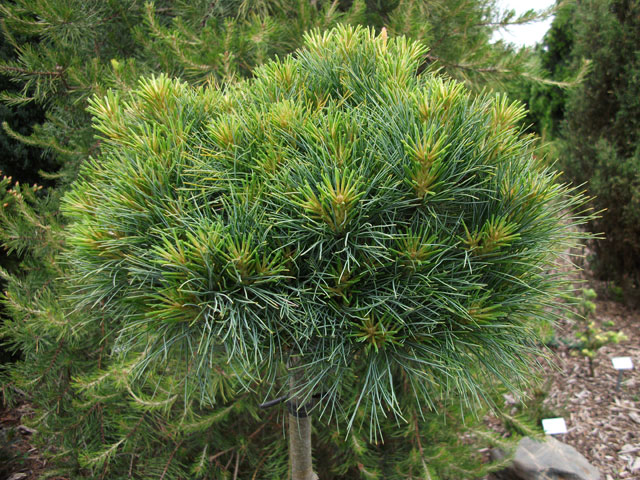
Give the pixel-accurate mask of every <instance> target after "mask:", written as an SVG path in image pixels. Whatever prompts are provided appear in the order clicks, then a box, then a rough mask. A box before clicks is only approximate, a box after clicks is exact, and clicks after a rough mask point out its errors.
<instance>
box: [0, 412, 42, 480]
mask: <svg viewBox="0 0 640 480" xmlns="http://www.w3.org/2000/svg"><path fill="white" fill-rule="evenodd" d="M31 413H32V412H31V407H30V406H29V404H28V403H23V404H21V405H19V406H18V407H16V408H14V409H1V408H0V442H2V444H0V452H1V455H0V456H1V461H2V462H4V465H0V480H36V479H37V478H40V475H41V474H42V473H43V472H44V471H45V469H46V461H45V460H43V458H42V456H41V455H40V453H39V452H38V449H37V448H36V447H34V446H33V444H32V442H31V437H32V435H33V434H34V433H35V431H34V430H33V429H31V428H29V427H27V426H25V425H23V423H22V418H23V417H28V416H30V415H31Z"/></svg>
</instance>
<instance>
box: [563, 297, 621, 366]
mask: <svg viewBox="0 0 640 480" xmlns="http://www.w3.org/2000/svg"><path fill="white" fill-rule="evenodd" d="M596 296H597V295H596V292H595V290H593V289H591V288H585V289H583V290H582V298H581V299H580V303H579V304H578V311H577V314H576V318H577V320H578V321H579V322H580V323H581V324H582V332H580V334H579V335H578V341H579V342H580V344H579V345H578V348H579V349H580V355H582V356H583V357H586V358H587V359H588V361H589V375H591V376H592V377H593V376H594V375H595V368H594V365H593V359H594V358H595V356H596V354H597V353H598V350H600V349H601V348H602V347H604V346H605V345H609V344H610V343H620V342H622V341H624V340H627V336H626V335H625V334H624V333H622V332H613V331H603V330H602V329H601V328H600V327H598V326H597V325H596V322H595V320H594V319H593V318H594V317H595V313H596V304H595V303H594V302H593V301H594V300H595V299H596ZM605 326H607V327H611V326H613V325H612V324H605Z"/></svg>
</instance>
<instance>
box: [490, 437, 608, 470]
mask: <svg viewBox="0 0 640 480" xmlns="http://www.w3.org/2000/svg"><path fill="white" fill-rule="evenodd" d="M492 456H493V457H494V459H498V458H502V457H503V456H504V454H503V453H502V452H500V451H494V452H492ZM496 476H497V477H498V478H501V479H508V480H600V472H598V470H597V469H596V468H595V467H594V466H593V465H591V464H590V463H589V462H588V461H587V459H586V458H584V457H583V456H582V455H581V454H580V453H578V451H577V450H576V449H575V448H573V447H571V446H569V445H566V444H564V443H562V442H559V441H558V440H556V439H555V438H552V437H546V439H545V440H543V441H538V440H533V439H532V438H529V437H524V438H523V439H522V440H520V443H519V444H518V449H517V450H516V453H515V456H514V457H513V463H512V464H511V465H510V466H509V467H507V468H506V469H505V470H503V471H501V472H499V473H497V474H496Z"/></svg>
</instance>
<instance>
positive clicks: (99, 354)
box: [0, 0, 535, 478]
mask: <svg viewBox="0 0 640 480" xmlns="http://www.w3.org/2000/svg"><path fill="white" fill-rule="evenodd" d="M491 5H492V2H488V1H468V0H464V1H463V0H460V1H454V2H450V1H444V0H440V1H419V2H413V1H399V2H397V1H394V2H362V1H356V2H344V3H341V2H337V3H336V2H333V3H330V2H324V1H318V2H309V1H304V0H279V1H275V0H265V1H259V2H236V1H224V2H215V3H211V2H205V1H202V2H177V1H170V2H162V3H157V4H155V5H154V4H152V3H149V4H144V5H143V4H142V3H140V2H135V1H130V0H120V1H114V2H69V1H68V0H47V1H44V2H39V3H37V4H36V3H34V2H30V1H26V0H18V1H16V2H11V3H6V4H3V5H0V10H1V13H2V20H3V32H4V34H5V38H6V39H7V41H9V42H11V43H12V44H13V46H14V48H15V49H16V52H17V57H18V58H17V60H10V61H6V62H4V63H3V64H2V66H0V70H1V71H2V72H3V74H5V75H8V76H10V77H11V78H12V80H13V81H14V82H15V83H16V84H17V85H21V86H22V91H21V92H19V93H16V92H12V93H10V94H5V96H4V99H5V101H6V102H8V104H10V105H13V106H20V105H22V104H25V103H29V102H35V103H38V104H40V105H42V106H43V107H44V108H45V110H46V114H47V119H46V121H45V122H44V123H43V124H42V125H39V126H37V127H36V128H35V131H34V134H33V135H30V136H29V137H24V136H22V135H20V134H19V133H17V132H15V131H14V129H13V128H12V125H5V128H6V130H7V131H8V132H9V133H11V134H13V135H14V136H15V137H16V138H19V139H21V140H22V141H24V142H26V143H29V144H32V145H34V146H39V147H40V148H44V149H46V150H47V151H48V152H49V153H50V154H51V158H54V159H56V160H57V162H58V165H59V167H58V168H57V169H54V170H52V171H49V172H48V173H47V178H49V179H50V181H51V182H56V184H57V187H56V188H47V189H39V188H38V187H37V186H36V187H35V189H34V188H33V187H32V186H28V185H25V184H24V182H21V183H20V184H15V180H17V179H15V178H14V179H13V181H12V182H9V181H8V180H3V181H2V182H0V197H1V198H2V199H3V201H2V202H1V203H0V225H1V228H0V236H1V237H2V243H3V245H4V246H5V247H6V248H8V249H9V250H10V251H15V252H17V253H18V254H20V258H21V262H22V263H21V266H20V269H19V270H14V271H13V272H11V274H10V273H9V272H6V271H0V275H2V278H3V280H6V281H7V282H8V288H7V291H6V293H5V302H4V304H5V306H6V308H7V311H8V317H9V318H8V319H7V320H6V322H5V323H4V325H3V326H2V336H3V338H4V341H5V342H6V343H7V344H8V345H10V346H11V348H13V349H15V350H16V351H20V352H22V354H23V355H24V361H23V362H20V363H18V364H17V365H15V366H12V367H10V368H9V371H8V372H7V373H6V376H5V377H4V382H3V385H4V387H5V388H4V389H3V393H4V398H5V400H9V401H10V400H11V398H12V396H13V395H14V394H15V393H16V392H23V393H26V394H27V395H29V397H30V399H31V401H32V402H33V404H34V407H35V409H36V413H35V417H34V423H36V424H37V428H38V431H39V432H40V435H39V439H40V441H41V442H42V443H41V446H42V449H43V451H44V452H45V453H46V454H47V455H48V456H49V457H50V458H51V459H52V460H53V464H58V465H60V466H61V468H62V469H63V470H62V471H64V473H65V474H66V475H71V476H75V477H87V478H101V477H102V478H120V477H130V476H132V475H133V476H134V477H135V476H137V477H140V478H181V477H183V478H186V477H189V476H195V477H196V478H197V477H198V476H200V477H206V476H208V477H209V478H224V475H229V476H233V474H234V472H241V476H240V477H239V478H244V477H248V478H251V476H252V475H254V472H255V470H256V467H257V466H260V468H259V470H260V472H262V473H260V474H257V475H258V476H257V477H256V478H268V477H267V474H266V473H264V472H273V473H272V475H273V477H272V478H281V476H282V475H284V474H283V473H282V472H283V471H286V461H285V463H284V464H283V463H282V456H281V455H280V453H282V452H284V451H285V450H286V443H283V438H282V435H281V433H282V427H281V424H280V423H279V422H280V419H279V417H278V415H277V414H273V415H271V413H272V412H269V415H268V421H266V422H265V421H264V417H263V416H262V414H260V415H259V414H258V413H257V410H256V403H257V402H259V401H262V400H263V399H264V398H266V397H265V396H266V390H261V389H263V388H265V387H264V385H262V386H260V388H259V387H258V386H254V387H255V388H254V390H255V391H257V392H259V395H257V397H251V398H248V397H247V396H246V395H237V394H236V393H237V392H238V391H239V390H240V387H241V386H242V385H244V386H246V382H241V383H240V384H238V383H237V382H238V380H237V379H236V378H235V376H234V375H235V370H233V371H229V370H228V368H229V367H228V366H226V364H225V362H224V361H223V360H224V359H222V358H221V359H220V365H218V366H216V367H215V368H216V369H219V371H220V373H221V374H220V376H219V378H218V380H219V382H220V386H219V388H220V389H221V390H220V391H223V392H225V395H224V400H225V402H224V407H225V408H222V409H220V410H218V409H217V408H212V407H210V406H207V405H206V404H202V405H198V407H197V408H196V409H195V410H194V408H195V407H194V406H193V402H192V401H191V400H185V399H187V398H190V397H189V396H188V395H186V393H185V390H184V386H183V384H182V383H181V381H180V380H181V378H183V377H184V376H185V375H186V373H187V372H188V371H190V370H188V369H187V370H184V369H181V368H177V367H175V368H174V369H172V370H171V372H165V375H164V379H163V380H162V387H158V388H159V389H161V390H162V391H163V392H165V394H166V396H167V398H170V399H173V400H172V401H171V402H167V403H162V402H160V403H159V402H158V401H157V399H155V400H153V401H148V399H147V397H146V396H147V395H149V391H148V390H145V388H147V386H146V385H142V386H141V385H139V384H132V383H131V381H130V378H129V375H128V372H129V370H128V367H127V365H128V364H127V363H123V361H122V359H120V358H118V357H117V356H116V357H114V356H113V355H112V353H113V351H114V350H113V349H114V342H115V341H116V340H117V339H119V338H120V337H119V333H118V332H120V326H119V324H117V323H112V322H111V320H109V319H106V318H105V319H104V321H102V322H97V323H96V322H93V323H91V324H90V325H93V327H94V328H81V327H82V326H83V325H84V324H83V321H84V320H85V319H86V318H85V315H86V312H84V311H76V310H73V308H72V304H71V303H70V302H69V300H68V297H67V295H68V294H69V293H70V292H69V290H68V288H69V285H68V282H67V281H66V280H65V279H66V277H67V275H68V272H67V268H68V266H67V265H66V264H65V262H62V261H60V260H59V258H58V254H59V252H60V251H61V249H62V247H63V245H64V231H65V227H64V223H65V222H64V221H63V219H62V218H61V216H60V214H59V199H60V197H61V196H62V194H63V193H64V191H65V190H66V189H67V188H68V185H69V184H70V183H71V182H72V181H73V179H75V177H76V175H77V171H78V167H79V165H81V164H82V163H83V162H85V161H87V159H88V158H89V156H91V155H93V156H96V155H98V154H99V152H100V151H101V149H102V148H103V147H104V146H105V145H106V144H105V140H104V139H101V138H96V137H95V136H94V134H95V130H94V129H93V127H92V126H91V120H90V116H89V114H87V113H86V110H85V108H86V105H87V101H88V99H89V98H91V96H92V95H94V94H95V95H97V96H98V97H104V96H105V95H106V94H107V91H108V89H109V88H113V89H117V90H120V91H121V92H129V91H132V90H137V88H138V87H137V86H136V85H137V83H136V82H137V78H138V77H139V76H140V75H141V74H147V75H148V74H151V73H153V72H159V71H164V72H167V74H168V75H169V76H170V77H177V78H180V79H182V80H183V81H186V82H188V83H190V84H196V85H214V84H217V83H219V82H223V81H225V82H232V81H234V80H240V79H242V78H243V77H246V76H250V75H251V72H252V70H253V68H254V67H255V66H256V65H259V64H261V63H263V62H264V61H265V60H267V59H269V58H272V57H274V56H275V55H284V54H286V53H288V52H290V51H292V50H293V49H295V48H296V47H298V46H299V45H300V42H301V39H302V32H303V31H305V30H306V29H309V28H313V27H319V28H325V27H328V26H331V25H333V24H335V23H336V22H337V21H341V22H346V23H356V24H358V23H360V24H370V25H375V26H378V27H380V26H383V25H386V26H387V29H388V31H389V32H390V33H405V34H408V35H409V36H411V37H414V38H419V39H422V40H425V41H426V42H427V43H428V44H430V45H431V46H432V47H431V50H429V52H428V53H426V54H425V56H424V57H423V59H422V60H423V61H422V63H421V67H420V69H421V70H422V69H424V68H426V67H427V66H429V65H431V66H432V68H442V69H444V70H446V71H447V72H448V73H449V74H450V75H451V76H455V77H457V78H459V79H461V80H465V81H468V82H469V84H470V85H478V86H479V85H482V84H484V83H486V82H487V81H494V80H496V79H497V78H504V77H508V76H513V75H522V74H524V75H528V76H532V75H534V74H535V72H534V71H533V70H532V69H531V67H530V65H529V64H528V58H527V57H526V56H523V55H516V54H514V53H513V52H510V51H509V50H508V49H507V48H503V47H491V46H490V45H489V42H488V41H489V38H490V32H491V31H492V30H493V29H494V28H499V26H501V25H505V24H507V23H509V22H512V21H524V20H526V19H527V18H531V17H532V15H531V14H528V15H527V16H525V17H523V18H520V19H516V18H514V17H513V16H512V15H511V14H509V13H507V14H504V15H503V14H499V12H496V11H495V10H494V9H493V8H491ZM123 94H124V93H123ZM60 279H62V280H60ZM117 351H118V350H117V349H116V352H117ZM169 373H172V374H173V379H172V380H171V379H169V378H168V377H167V375H168V374H169ZM189 388H191V387H189ZM194 388H195V387H194ZM196 390H198V392H200V390H199V389H196ZM216 391H217V390H216ZM227 392H228V393H227ZM200 393H201V392H200ZM174 397H175V398H174ZM216 398H218V397H216ZM434 401H435V400H434ZM436 403H437V402H436ZM218 405H220V403H219V404H218ZM232 405H233V408H231V407H232ZM187 410H188V411H189V412H190V413H189V415H191V417H185V413H184V412H185V411H187ZM451 415H452V417H451V418H448V419H447V429H442V428H438V427H437V426H438V425H439V423H438V422H440V421H441V420H440V417H438V416H433V415H430V414H428V413H427V414H424V416H423V415H422V412H421V415H420V416H419V417H418V422H417V423H415V424H412V425H410V426H409V428H407V429H405V430H404V434H405V435H406V436H407V437H406V438H407V439H408V440H407V441H406V442H405V441H402V440H401V439H398V440H397V441H396V440H393V439H391V438H390V436H389V435H387V436H386V437H385V441H386V443H385V445H387V446H389V449H388V450H386V452H390V451H393V452H396V453H397V457H396V459H397V460H398V461H397V462H396V463H393V464H392V465H391V464H389V465H387V464H384V462H382V463H381V461H380V458H379V457H380V455H381V453H382V450H375V449H374V450H373V451H372V450H371V449H372V448H373V447H372V445H371V444H370V443H368V442H367V435H365V434H362V435H361V434H360V433H356V432H355V430H354V431H352V433H351V435H350V437H348V438H346V437H344V436H343V435H342V434H341V433H337V432H336V431H335V430H331V429H328V428H325V429H324V430H323V432H322V439H321V440H318V441H317V442H316V446H317V451H319V452H324V453H326V454H327V455H330V456H332V457H331V458H335V460H334V461H332V463H331V464H330V465H329V464H328V463H327V464H326V466H325V465H323V466H320V467H322V468H320V470H319V473H326V472H332V473H331V475H338V473H337V472H342V473H341V474H343V475H354V474H355V475H360V474H361V475H372V476H374V475H378V476H381V475H382V473H381V472H382V471H390V470H389V469H390V468H391V467H392V466H393V468H396V467H397V468H400V467H399V465H404V466H403V467H402V468H404V470H402V471H400V470H399V471H398V472H400V473H401V472H405V473H407V472H409V473H410V474H415V472H416V471H417V470H416V465H418V463H416V462H417V461H420V460H417V458H418V457H417V456H416V455H417V453H416V452H420V455H422V454H424V458H428V457H434V458H435V460H433V461H431V462H430V468H432V469H433V472H436V471H439V472H446V471H448V470H447V469H451V468H454V469H455V468H466V467H467V466H465V465H462V464H460V463H459V462H450V461H449V460H450V459H452V458H460V457H461V456H462V457H464V458H469V459H470V460H473V459H472V458H471V456H470V455H459V454H457V453H456V448H457V447H456V445H454V444H452V443H451V440H452V439H456V435H455V432H456V428H462V424H458V423H456V420H455V418H458V417H455V415H454V414H453V413H451ZM258 416H260V422H257V420H256V418H258ZM379 421H380V425H381V426H380V430H381V431H385V429H387V430H386V431H390V430H388V428H391V426H392V425H394V420H393V419H384V418H381V419H379ZM189 422H191V423H189ZM217 422H220V423H217ZM467 422H468V420H467ZM180 425H181V426H180ZM189 425H190V426H189ZM453 425H456V427H455V428H454V427H453ZM467 425H468V423H467ZM183 427H184V428H183ZM229 431H233V432H234V434H235V435H229ZM427 431H430V432H432V434H433V435H430V436H429V437H428V438H430V439H431V440H430V441H429V442H427V441H426V438H427V437H424V438H422V440H420V437H419V436H418V432H427ZM176 432H180V434H179V435H177V434H176ZM176 435H177V436H176ZM435 435H439V438H440V439H441V440H442V441H443V442H444V443H447V442H448V443H449V445H448V446H447V448H444V447H443V446H442V445H443V444H442V443H439V442H438V440H437V438H436V437H435ZM264 445H270V450H269V452H268V454H267V457H264V456H263V455H264V454H265V450H264V448H263V446H264ZM112 447H113V448H112ZM459 447H460V448H463V449H464V448H466V449H467V450H468V447H465V446H464V445H459ZM375 448H378V447H375ZM380 448H382V447H380ZM385 448H386V447H385ZM213 450H215V451H213ZM151 452H152V453H151ZM336 452H340V454H338V453H336ZM338 455H340V456H339V457H338ZM399 459H401V460H402V461H400V460H399ZM449 464H452V465H449ZM472 464H473V462H471V463H470V464H469V465H472ZM405 467H406V468H405ZM283 469H284V470H283ZM384 469H387V470H384ZM354 472H356V473H354ZM357 472H361V473H360V474H358V473H357ZM367 472H368V473H367ZM411 472H413V473H411ZM400 473H396V474H397V475H400ZM451 474H452V475H454V476H455V474H453V473H451Z"/></svg>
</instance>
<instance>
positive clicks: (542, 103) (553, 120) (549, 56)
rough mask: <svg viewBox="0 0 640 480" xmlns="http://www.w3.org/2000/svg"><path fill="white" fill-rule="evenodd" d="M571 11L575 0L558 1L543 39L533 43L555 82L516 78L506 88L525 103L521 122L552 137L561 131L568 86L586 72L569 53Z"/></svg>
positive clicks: (545, 68)
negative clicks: (524, 113)
mask: <svg viewBox="0 0 640 480" xmlns="http://www.w3.org/2000/svg"><path fill="white" fill-rule="evenodd" d="M574 14H575V3H574V2H571V1H569V2H567V1H558V2H557V5H556V9H555V16H554V18H553V22H552V23H551V27H550V28H549V30H548V31H547V33H546V34H545V36H544V38H543V39H542V42H540V44H538V45H536V46H535V55H536V58H537V60H538V62H539V64H540V68H541V69H542V71H543V72H544V75H545V77H547V78H549V79H551V80H553V81H555V82H558V83H557V84H553V83H552V82H548V83H539V82H538V83H531V82H525V81H523V80H522V79H517V80H516V81H514V82H511V84H510V88H509V89H508V91H509V94H510V95H513V96H515V97H516V98H519V99H521V100H522V101H523V102H525V103H526V105H527V108H528V113H527V117H526V118H525V121H524V123H525V124H526V125H530V126H531V127H532V130H533V131H535V132H536V133H538V134H540V135H542V136H543V138H546V139H554V138H556V137H557V136H558V134H559V133H560V126H561V123H562V120H563V118H564V112H565V105H566V102H567V96H568V95H569V89H568V88H567V87H568V86H569V85H572V86H574V87H575V86H576V84H577V80H579V79H580V78H581V77H582V76H583V75H584V74H585V73H586V71H585V66H584V64H581V63H580V62H579V61H576V60H575V59H574V57H573V54H572V49H573V44H574V38H573V37H574V31H573V21H574ZM576 77H577V78H576Z"/></svg>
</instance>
